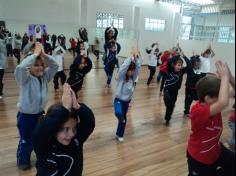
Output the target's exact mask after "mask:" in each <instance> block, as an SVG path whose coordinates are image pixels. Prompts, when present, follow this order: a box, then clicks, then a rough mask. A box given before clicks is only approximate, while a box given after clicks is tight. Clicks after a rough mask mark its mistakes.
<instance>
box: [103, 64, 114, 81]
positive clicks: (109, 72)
mask: <svg viewBox="0 0 236 176" xmlns="http://www.w3.org/2000/svg"><path fill="white" fill-rule="evenodd" d="M114 69H115V66H110V65H105V68H104V70H105V72H106V75H107V84H108V85H110V84H111V80H112V76H113V72H114Z"/></svg>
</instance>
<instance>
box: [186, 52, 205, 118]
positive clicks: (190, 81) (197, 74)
mask: <svg viewBox="0 0 236 176" xmlns="http://www.w3.org/2000/svg"><path fill="white" fill-rule="evenodd" d="M199 57H200V56H198V55H196V56H192V57H191V59H190V60H188V59H186V64H187V69H186V72H187V80H186V89H185V111H184V116H185V117H189V110H190V107H191V104H192V102H193V101H194V100H198V96H197V91H196V84H197V82H198V81H199V80H200V79H201V78H202V74H201V70H200V65H201V60H200V58H199Z"/></svg>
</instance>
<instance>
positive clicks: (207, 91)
mask: <svg viewBox="0 0 236 176" xmlns="http://www.w3.org/2000/svg"><path fill="white" fill-rule="evenodd" d="M220 84H221V80H220V79H219V78H217V77H216V76H206V77H204V78H202V79H201V80H199V81H198V83H197V85H196V89H197V94H198V98H199V100H200V102H202V103H207V104H210V105H211V104H213V103H215V102H216V101H217V99H218V96H219V92H220Z"/></svg>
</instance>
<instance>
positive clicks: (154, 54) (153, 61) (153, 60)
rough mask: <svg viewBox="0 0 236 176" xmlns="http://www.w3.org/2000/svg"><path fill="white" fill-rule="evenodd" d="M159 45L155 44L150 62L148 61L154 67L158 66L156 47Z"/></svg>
mask: <svg viewBox="0 0 236 176" xmlns="http://www.w3.org/2000/svg"><path fill="white" fill-rule="evenodd" d="M157 47H158V46H157V45H155V46H154V47H153V48H152V51H151V53H150V55H149V62H148V65H149V66H152V67H156V66H157V62H158V60H157V59H158V58H157V53H156V49H157Z"/></svg>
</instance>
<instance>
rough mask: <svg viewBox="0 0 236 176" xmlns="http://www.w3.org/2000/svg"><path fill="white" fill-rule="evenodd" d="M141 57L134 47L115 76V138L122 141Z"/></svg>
mask: <svg viewBox="0 0 236 176" xmlns="http://www.w3.org/2000/svg"><path fill="white" fill-rule="evenodd" d="M141 63H142V58H141V57H140V54H139V52H138V51H137V50H136V49H133V51H132V56H131V57H129V58H127V59H126V60H125V61H124V63H123V64H122V65H121V67H120V69H119V72H118V76H117V87H116V98H115V100H114V109H115V115H116V117H117V118H118V127H117V131H116V139H117V140H118V141H119V142H124V133H125V127H126V124H127V116H126V115H127V112H128V108H129V103H130V101H131V99H132V96H133V93H134V89H135V81H136V79H137V77H138V75H139V73H140V69H141Z"/></svg>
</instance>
